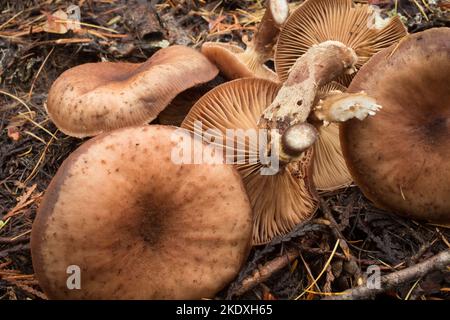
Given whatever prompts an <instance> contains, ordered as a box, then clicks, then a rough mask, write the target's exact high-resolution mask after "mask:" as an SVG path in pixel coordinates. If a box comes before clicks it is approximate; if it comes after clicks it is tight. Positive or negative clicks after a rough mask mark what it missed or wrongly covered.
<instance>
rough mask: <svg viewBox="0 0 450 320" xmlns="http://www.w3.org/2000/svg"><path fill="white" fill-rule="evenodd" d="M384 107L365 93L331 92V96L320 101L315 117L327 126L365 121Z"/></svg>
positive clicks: (315, 110) (315, 109)
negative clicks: (352, 121) (350, 120)
mask: <svg viewBox="0 0 450 320" xmlns="http://www.w3.org/2000/svg"><path fill="white" fill-rule="evenodd" d="M381 108H382V107H381V106H380V105H378V104H377V103H376V101H375V99H374V98H371V97H369V96H368V95H367V94H365V93H364V92H360V93H341V92H339V91H335V92H331V93H330V95H328V96H327V97H325V98H324V99H323V100H320V101H319V104H318V105H317V106H316V107H315V108H314V116H315V117H316V118H317V119H318V120H321V121H323V125H324V126H327V125H328V124H330V122H345V121H347V120H349V119H352V118H357V119H359V120H364V119H365V118H367V117H368V116H374V115H375V114H376V112H377V111H379V110H380V109H381Z"/></svg>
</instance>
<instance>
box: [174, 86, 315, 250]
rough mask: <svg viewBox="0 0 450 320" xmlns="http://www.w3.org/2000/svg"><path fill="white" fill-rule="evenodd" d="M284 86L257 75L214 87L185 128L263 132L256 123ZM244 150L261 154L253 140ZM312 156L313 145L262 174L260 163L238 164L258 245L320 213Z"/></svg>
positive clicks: (184, 123) (193, 112)
mask: <svg viewBox="0 0 450 320" xmlns="http://www.w3.org/2000/svg"><path fill="white" fill-rule="evenodd" d="M279 88H280V86H279V85H277V84H276V83H274V82H272V81H269V80H265V79H257V78H246V79H237V80H234V81H230V82H227V83H224V84H222V85H220V86H218V87H216V88H215V89H213V90H211V91H209V92H208V93H207V94H206V95H205V96H203V97H202V99H200V100H199V101H198V102H197V103H196V104H195V105H194V106H193V107H192V109H191V111H190V112H189V114H188V115H187V117H186V119H185V120H184V121H183V124H182V127H184V128H187V129H189V130H194V124H195V123H194V122H195V121H201V124H202V126H203V131H205V130H207V129H218V131H219V132H220V134H221V135H222V138H224V137H225V134H226V129H242V130H244V131H246V130H248V129H253V130H255V132H258V131H257V130H258V125H257V122H258V120H259V118H260V116H261V113H262V112H263V111H264V109H265V108H266V107H267V106H268V105H270V103H271V102H272V101H273V100H274V98H275V96H276V95H277V93H278V90H279ZM242 148H245V149H244V151H246V152H245V153H246V156H247V157H251V156H254V155H257V154H258V153H259V149H258V145H255V144H252V143H250V141H249V140H245V143H244V144H242V143H239V140H238V141H236V142H235V147H234V148H233V149H235V151H239V150H242ZM232 156H233V155H232ZM311 156H312V150H311V149H309V150H308V151H307V152H305V153H304V155H303V156H302V157H301V158H300V159H299V160H297V161H293V162H291V163H289V164H288V165H287V166H286V167H284V168H281V169H280V171H279V172H278V173H277V174H275V175H261V172H260V169H261V168H262V167H263V165H262V164H261V163H260V162H257V163H249V161H246V163H245V164H236V167H237V169H238V171H239V172H240V174H241V176H242V178H243V180H244V184H245V186H246V189H247V193H248V195H249V198H250V202H251V204H252V207H253V214H254V229H253V244H254V245H257V244H263V243H266V242H269V241H270V240H271V239H272V238H274V237H275V236H280V235H284V234H286V233H288V232H289V231H291V230H292V229H293V228H294V227H295V226H296V225H297V224H298V223H300V222H302V221H305V220H307V219H309V218H310V217H311V216H312V215H313V214H314V212H315V211H316V209H317V199H316V195H315V191H314V187H313V186H312V183H311V182H312V179H311V165H310V161H311ZM231 160H234V159H231Z"/></svg>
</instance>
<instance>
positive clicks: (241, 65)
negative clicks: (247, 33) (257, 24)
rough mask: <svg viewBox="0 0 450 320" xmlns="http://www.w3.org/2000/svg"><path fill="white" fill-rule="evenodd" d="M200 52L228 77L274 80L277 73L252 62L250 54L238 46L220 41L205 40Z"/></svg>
mask: <svg viewBox="0 0 450 320" xmlns="http://www.w3.org/2000/svg"><path fill="white" fill-rule="evenodd" d="M202 53H203V54H204V55H205V56H206V57H208V59H209V60H211V62H212V63H214V64H215V65H216V66H217V67H218V68H219V70H220V71H221V72H222V73H223V75H224V76H225V77H226V78H228V79H238V78H245V77H257V78H263V79H270V80H275V79H276V78H277V74H276V73H275V72H273V71H272V70H270V69H269V68H268V67H266V66H265V65H264V64H262V63H253V60H254V59H252V56H251V54H249V53H247V54H245V50H244V49H242V48H241V47H239V46H236V45H233V44H228V43H221V42H205V43H204V44H203V45H202ZM252 54H253V53H252Z"/></svg>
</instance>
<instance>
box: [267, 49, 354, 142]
mask: <svg viewBox="0 0 450 320" xmlns="http://www.w3.org/2000/svg"><path fill="white" fill-rule="evenodd" d="M357 60H358V58H357V56H356V54H355V52H354V51H353V50H352V49H351V48H348V47H346V46H345V45H344V44H343V43H341V42H338V41H326V42H323V43H321V44H319V45H316V46H313V47H311V48H310V49H309V50H308V51H307V52H306V53H305V54H304V55H303V56H301V57H300V58H298V59H297V61H296V62H295V64H294V65H293V66H292V68H291V70H290V73H289V77H288V79H287V80H286V82H285V83H284V84H283V86H282V88H281V89H280V91H279V92H278V95H277V96H276V98H275V99H274V101H273V102H272V104H271V105H270V106H269V107H268V108H267V109H266V110H265V111H264V113H263V115H262V116H261V119H260V121H259V126H260V128H265V129H278V130H279V131H280V135H282V134H283V133H284V131H285V130H286V129H287V128H288V127H290V126H292V125H295V124H297V123H303V122H305V121H306V120H307V118H308V116H309V114H310V112H311V110H312V107H313V104H314V100H315V97H316V94H317V91H318V88H319V87H320V86H322V85H324V84H326V83H328V82H330V81H331V80H333V79H334V78H336V77H338V76H340V75H342V74H344V73H352V72H354V71H355V64H356V62H357Z"/></svg>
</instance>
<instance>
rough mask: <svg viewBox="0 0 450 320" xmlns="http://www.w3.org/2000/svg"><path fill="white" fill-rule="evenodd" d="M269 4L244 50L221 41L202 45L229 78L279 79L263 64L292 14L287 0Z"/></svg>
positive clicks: (273, 0) (209, 56)
mask: <svg viewBox="0 0 450 320" xmlns="http://www.w3.org/2000/svg"><path fill="white" fill-rule="evenodd" d="M266 7H267V9H266V11H265V13H264V16H263V18H262V20H261V23H260V24H259V26H258V30H257V31H256V33H255V35H254V36H253V39H252V40H251V42H250V43H248V44H247V48H246V49H245V50H244V49H242V48H241V47H239V46H236V45H232V44H227V43H220V42H205V43H204V44H203V45H202V53H203V54H204V55H205V56H207V57H208V58H209V59H210V60H211V61H213V62H214V63H215V64H216V65H217V67H218V68H219V69H220V71H221V72H222V73H223V74H224V75H225V77H227V78H228V79H237V78H243V77H259V78H264V79H271V80H276V79H277V75H276V74H275V73H274V72H273V71H272V70H270V69H269V68H267V67H266V66H265V65H264V63H265V62H266V61H267V60H269V59H270V58H271V57H272V56H273V52H272V50H273V46H274V45H275V42H276V41H277V37H278V34H279V31H280V28H281V26H282V25H283V23H284V21H286V19H287V17H288V16H289V6H288V3H287V0H268V1H267V4H266Z"/></svg>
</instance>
